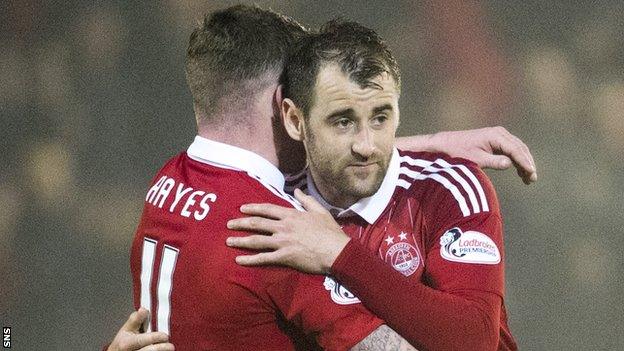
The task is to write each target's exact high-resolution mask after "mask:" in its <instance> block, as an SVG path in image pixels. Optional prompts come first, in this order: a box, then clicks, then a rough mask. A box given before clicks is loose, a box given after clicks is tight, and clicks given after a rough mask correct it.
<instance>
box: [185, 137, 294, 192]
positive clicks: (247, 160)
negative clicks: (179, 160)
mask: <svg viewBox="0 0 624 351" xmlns="http://www.w3.org/2000/svg"><path fill="white" fill-rule="evenodd" d="M186 153H187V155H188V156H189V157H190V158H192V159H194V160H196V161H199V162H203V163H208V164H212V165H214V166H217V167H221V168H228V169H233V170H237V171H244V172H247V173H248V174H249V175H251V176H253V177H254V178H261V179H262V180H263V181H264V182H266V183H268V184H270V185H271V186H272V187H274V188H275V190H278V191H280V192H281V191H282V190H283V189H284V175H283V174H282V172H280V171H279V169H278V168H277V167H275V165H273V164H272V163H271V162H269V161H267V160H266V159H265V158H264V157H262V156H260V155H258V154H256V153H254V152H251V151H248V150H245V149H241V148H239V147H236V146H232V145H228V144H223V143H220V142H217V141H214V140H210V139H206V138H203V137H200V136H199V135H198V136H195V140H194V141H193V143H192V144H191V146H189V148H188V150H187V151H186Z"/></svg>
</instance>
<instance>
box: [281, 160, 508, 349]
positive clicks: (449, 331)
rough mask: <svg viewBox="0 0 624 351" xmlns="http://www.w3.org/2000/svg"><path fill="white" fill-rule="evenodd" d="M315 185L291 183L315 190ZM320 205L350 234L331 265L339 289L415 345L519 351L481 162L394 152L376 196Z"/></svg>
mask: <svg viewBox="0 0 624 351" xmlns="http://www.w3.org/2000/svg"><path fill="white" fill-rule="evenodd" d="M310 183H312V181H311V178H310V176H309V175H308V176H307V181H305V182H301V181H299V182H298V181H297V179H291V180H290V185H291V186H292V185H298V186H300V187H304V188H307V189H306V190H308V191H309V192H310V193H311V194H312V195H316V196H317V197H318V196H319V195H318V192H317V191H316V189H315V188H314V184H313V183H312V184H311V185H310ZM287 189H288V186H287ZM321 200H322V199H321ZM321 203H323V201H321ZM323 204H324V205H325V206H326V207H328V208H329V209H330V212H332V213H333V214H334V215H335V216H336V217H337V218H336V219H337V221H338V223H339V224H341V225H342V227H343V230H344V231H345V232H346V233H347V234H348V235H350V236H351V237H352V238H353V240H351V242H350V243H349V244H348V245H347V247H346V248H345V250H343V252H342V253H341V255H340V256H339V257H338V259H337V260H336V262H335V263H334V266H333V267H332V272H333V274H334V275H335V278H336V280H338V281H339V282H340V283H341V284H343V285H345V286H347V287H348V288H349V290H346V289H345V288H344V287H340V284H338V283H335V282H334V284H336V289H342V290H346V291H347V292H348V293H343V294H342V295H343V296H347V295H348V296H350V297H351V299H352V300H353V301H354V302H357V301H359V300H358V298H359V299H361V300H362V302H363V303H364V304H365V305H366V306H367V307H368V308H369V309H370V310H371V311H373V312H374V313H375V314H376V315H377V316H379V317H381V318H383V319H384V320H385V321H386V324H388V325H389V326H390V327H392V328H393V329H394V330H396V331H397V332H398V333H399V334H401V335H402V336H403V337H404V338H406V339H407V340H408V341H409V342H410V343H412V345H414V346H416V347H417V348H419V349H424V350H458V349H471V350H472V349H475V350H476V349H479V350H486V349H493V350H496V349H498V350H516V349H517V346H516V344H515V341H514V340H513V338H512V336H511V334H510V331H509V327H508V325H507V317H506V312H505V307H504V304H503V298H504V265H503V262H504V251H503V231H502V220H501V213H500V210H499V205H498V201H497V198H496V194H495V192H494V189H493V187H492V185H491V183H490V181H489V180H488V178H487V176H486V175H485V174H484V173H483V172H482V171H481V170H480V169H479V168H478V167H477V166H476V165H475V164H473V163H471V162H469V161H467V160H463V159H453V158H449V157H448V156H446V155H443V154H432V153H413V152H403V151H397V150H395V152H394V154H393V157H392V160H391V162H390V165H389V169H388V172H387V174H386V177H385V178H384V181H383V183H382V185H381V187H380V189H379V191H378V192H377V193H376V194H375V195H373V196H372V197H370V198H367V199H363V200H360V201H359V202H358V203H356V204H354V205H353V206H351V207H350V208H349V209H346V210H342V209H335V208H331V206H330V205H328V204H327V203H323ZM362 251H365V252H362ZM371 253H374V255H371ZM375 256H376V257H375ZM390 267H391V268H390ZM392 268H393V269H392ZM356 296H357V297H356ZM474 326H478V327H474ZM481 326H483V328H480V327H481ZM480 330H482V331H483V333H481V332H480Z"/></svg>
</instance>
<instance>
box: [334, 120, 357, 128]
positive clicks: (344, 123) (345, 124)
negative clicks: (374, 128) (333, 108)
mask: <svg viewBox="0 0 624 351" xmlns="http://www.w3.org/2000/svg"><path fill="white" fill-rule="evenodd" d="M352 124H353V121H352V120H350V119H349V118H346V117H342V118H338V119H337V120H335V121H334V126H335V127H336V128H339V129H347V128H349V127H351V125H352Z"/></svg>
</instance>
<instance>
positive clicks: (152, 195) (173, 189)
mask: <svg viewBox="0 0 624 351" xmlns="http://www.w3.org/2000/svg"><path fill="white" fill-rule="evenodd" d="M145 201H146V202H148V203H150V204H152V205H153V206H156V207H158V208H163V205H164V204H165V203H166V204H167V206H166V207H165V208H166V209H168V210H169V212H171V213H177V214H179V215H181V216H183V217H186V218H194V219H195V220H197V221H201V220H203V219H205V218H206V216H208V212H210V205H209V202H212V203H214V202H215V201H217V195H216V194H214V193H210V192H207V191H204V190H199V189H193V188H192V187H189V186H185V185H184V183H179V182H176V181H175V179H173V178H171V177H168V176H162V177H161V178H160V179H159V180H158V181H157V182H156V184H154V185H153V186H152V187H151V188H150V189H149V191H148V192H147V196H146V197H145ZM191 216H192V217H191Z"/></svg>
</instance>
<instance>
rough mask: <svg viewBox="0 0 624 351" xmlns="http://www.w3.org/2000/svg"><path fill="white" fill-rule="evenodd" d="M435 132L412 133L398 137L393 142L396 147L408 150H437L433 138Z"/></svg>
mask: <svg viewBox="0 0 624 351" xmlns="http://www.w3.org/2000/svg"><path fill="white" fill-rule="evenodd" d="M434 135H435V134H425V135H413V136H406V137H398V138H396V140H395V142H394V146H396V147H397V149H401V150H409V151H415V152H417V151H429V152H433V151H439V148H438V147H437V145H436V142H435V140H434V138H433V136H434Z"/></svg>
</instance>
